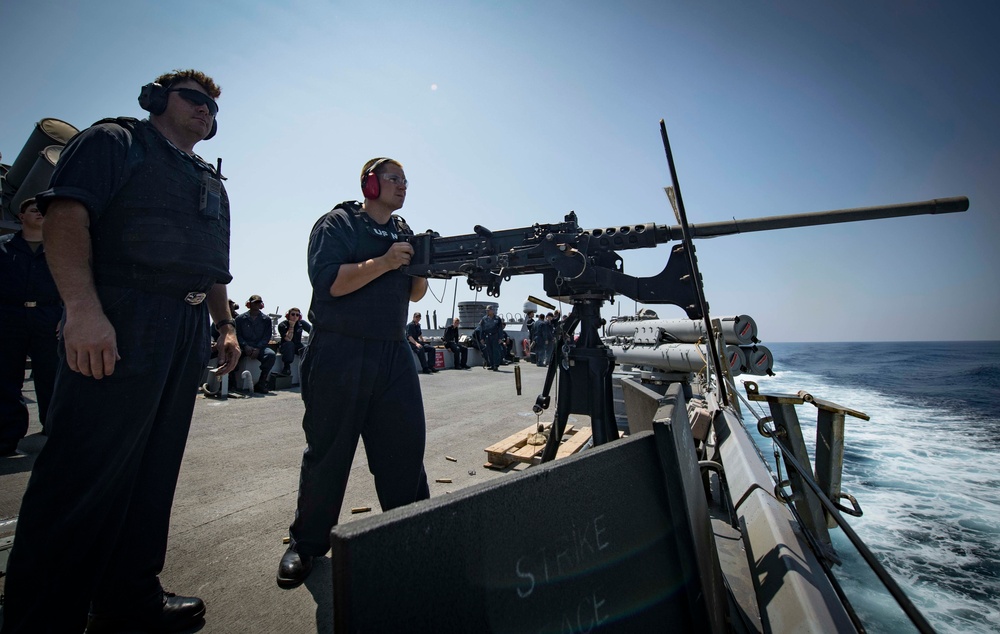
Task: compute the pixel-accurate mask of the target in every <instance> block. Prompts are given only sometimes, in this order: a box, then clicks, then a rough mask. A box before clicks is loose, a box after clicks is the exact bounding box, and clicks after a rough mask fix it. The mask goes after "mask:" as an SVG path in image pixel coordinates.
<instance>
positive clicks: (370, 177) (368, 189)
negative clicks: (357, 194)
mask: <svg viewBox="0 0 1000 634" xmlns="http://www.w3.org/2000/svg"><path fill="white" fill-rule="evenodd" d="M391 160H392V159H390V158H385V157H382V158H380V159H377V160H376V161H375V162H374V163H373V164H372V166H371V167H369V168H368V171H366V172H365V173H364V175H362V176H361V193H363V194H364V195H365V198H371V199H372V200H374V199H376V198H378V197H379V196H380V195H381V194H382V185H381V184H380V183H379V181H378V175H377V174H375V170H377V169H378V168H379V166H380V165H382V163H385V162H387V161H391Z"/></svg>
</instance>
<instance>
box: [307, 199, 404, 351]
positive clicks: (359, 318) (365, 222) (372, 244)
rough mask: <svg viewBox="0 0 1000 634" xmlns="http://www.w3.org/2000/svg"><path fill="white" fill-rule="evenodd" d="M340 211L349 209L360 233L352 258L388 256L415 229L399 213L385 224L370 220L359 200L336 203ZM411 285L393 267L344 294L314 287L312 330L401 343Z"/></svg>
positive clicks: (354, 260)
mask: <svg viewBox="0 0 1000 634" xmlns="http://www.w3.org/2000/svg"><path fill="white" fill-rule="evenodd" d="M337 209H341V210H343V211H344V212H346V213H347V216H348V218H350V220H351V226H352V227H353V229H354V235H355V237H356V240H355V244H354V251H353V253H352V254H351V259H350V260H348V261H349V262H364V261H366V260H369V259H372V258H377V257H380V256H382V255H385V252H386V251H388V250H389V247H390V246H391V245H392V243H393V242H397V241H399V240H401V239H403V238H405V236H407V235H412V233H413V232H412V231H411V230H410V228H409V226H407V225H406V222H405V221H404V220H403V219H402V218H400V217H399V216H395V215H394V216H392V220H391V221H390V222H389V223H387V224H386V225H384V226H380V225H377V224H375V223H373V222H371V221H370V220H369V219H368V218H367V214H365V212H364V211H363V210H362V209H361V204H360V203H358V202H356V201H350V202H343V203H340V204H339V205H337V206H336V207H334V210H335V211H336V210H337ZM331 213H333V212H331ZM410 283H411V278H410V276H409V275H406V274H404V273H402V272H401V271H389V272H387V273H384V274H382V275H380V276H378V277H377V278H375V279H374V280H372V281H371V282H369V283H368V284H365V285H364V286H362V287H361V288H359V289H358V290H356V291H354V292H353V293H349V294H347V295H343V296H341V297H332V296H331V295H330V291H329V289H315V290H314V292H313V302H312V306H311V308H310V310H309V318H310V320H311V321H312V325H313V328H318V329H320V330H329V331H332V332H337V333H340V334H342V335H348V336H351V337H361V338H364V339H380V340H389V341H395V340H398V341H403V340H405V336H404V332H405V326H406V322H407V314H406V313H407V309H408V308H409V303H410Z"/></svg>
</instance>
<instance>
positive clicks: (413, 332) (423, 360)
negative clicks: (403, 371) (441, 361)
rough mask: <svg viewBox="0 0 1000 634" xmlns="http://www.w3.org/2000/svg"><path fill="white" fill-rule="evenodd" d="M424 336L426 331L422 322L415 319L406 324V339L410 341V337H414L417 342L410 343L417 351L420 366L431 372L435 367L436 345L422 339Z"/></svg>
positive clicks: (415, 351) (414, 350)
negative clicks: (421, 325) (419, 322)
mask: <svg viewBox="0 0 1000 634" xmlns="http://www.w3.org/2000/svg"><path fill="white" fill-rule="evenodd" d="M422 336H424V332H423V330H422V329H421V328H420V324H418V323H417V322H415V321H411V322H410V323H408V324H406V337H407V339H406V341H407V343H410V338H411V337H412V338H413V340H414V341H416V342H417V343H416V344H413V343H410V348H411V349H412V350H413V352H414V353H416V355H417V358H418V359H420V367H421V368H422V369H423V370H424V372H429V371H430V370H431V368H433V367H434V361H435V358H434V355H435V352H434V346H432V345H430V344H429V343H424V342H423V341H420V338H421V337H422Z"/></svg>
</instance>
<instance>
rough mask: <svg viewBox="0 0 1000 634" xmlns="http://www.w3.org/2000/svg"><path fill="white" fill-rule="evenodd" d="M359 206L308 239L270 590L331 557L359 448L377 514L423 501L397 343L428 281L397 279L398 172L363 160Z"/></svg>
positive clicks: (415, 391)
mask: <svg viewBox="0 0 1000 634" xmlns="http://www.w3.org/2000/svg"><path fill="white" fill-rule="evenodd" d="M361 185H362V191H363V193H364V196H365V200H364V203H358V202H353V201H352V202H345V203H341V204H339V205H337V206H336V207H335V208H334V209H333V210H332V211H330V212H329V213H327V214H326V215H324V216H323V217H321V218H320V219H319V220H318V221H317V222H316V225H315V226H314V227H313V230H312V233H311V234H310V236H309V279H310V281H311V282H312V286H313V296H312V306H311V307H310V309H309V320H310V321H311V322H312V326H313V332H312V335H311V336H310V338H309V347H308V348H307V349H306V352H305V355H304V357H303V359H302V366H301V376H302V400H303V401H304V402H305V415H304V416H303V418H302V429H303V430H304V431H305V435H306V449H305V452H304V453H303V455H302V468H301V471H300V476H299V496H298V504H297V507H296V510H295V520H294V521H293V522H292V525H291V526H290V527H289V536H290V538H291V543H290V546H289V548H288V550H287V551H286V552H285V554H284V555H283V556H282V558H281V562H280V564H279V566H278V574H277V582H278V585H279V586H280V587H283V588H293V587H295V586H298V585H300V584H301V583H302V582H303V581H305V579H306V577H307V576H308V575H309V573H310V571H311V570H312V565H313V559H314V558H315V557H320V556H322V555H324V554H325V553H326V552H327V551H328V550H329V549H330V529H331V528H332V527H333V526H334V524H336V523H337V520H338V518H339V517H340V508H341V505H342V504H343V501H344V492H345V490H346V487H347V478H348V476H349V475H350V472H351V463H352V461H353V459H354V452H355V449H356V448H357V446H358V438H363V439H364V441H365V443H364V446H365V453H366V454H367V456H368V468H369V470H370V471H371V472H372V475H374V477H375V489H376V491H377V493H378V499H379V504H380V505H381V506H382V510H384V511H388V510H389V509H393V508H396V507H398V506H403V505H405V504H410V503H411V502H415V501H417V500H423V499H427V498H428V497H430V490H429V488H428V486H427V475H426V474H425V473H424V465H423V459H424V444H425V440H426V427H425V423H424V405H423V400H422V397H421V394H420V382H419V377H418V375H417V372H416V366H415V364H414V362H413V355H412V354H411V353H410V346H409V344H408V343H407V341H406V339H405V338H404V336H403V328H402V324H404V323H406V313H407V308H408V306H409V302H411V301H414V302H415V301H418V300H419V299H420V298H421V297H423V296H424V293H426V292H427V280H425V279H423V278H419V277H410V276H408V275H405V274H403V273H402V272H401V271H399V268H400V267H401V266H404V265H406V264H409V262H410V258H411V257H412V255H413V247H412V246H410V245H409V244H408V243H407V242H405V241H404V237H405V234H407V233H409V227H407V226H406V223H405V222H404V221H403V220H402V218H400V217H399V216H396V215H394V214H393V212H394V211H396V210H397V209H400V208H401V207H402V206H403V202H404V200H405V199H406V185H407V181H406V176H405V175H404V173H403V167H402V165H400V164H399V163H398V162H396V161H394V160H392V159H387V158H380V159H372V160H370V161H368V162H367V163H366V164H365V166H364V168H363V169H362V171H361Z"/></svg>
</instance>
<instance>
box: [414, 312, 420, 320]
mask: <svg viewBox="0 0 1000 634" xmlns="http://www.w3.org/2000/svg"><path fill="white" fill-rule="evenodd" d="M413 318H414V319H420V312H419V311H418V312H415V313H413Z"/></svg>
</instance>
